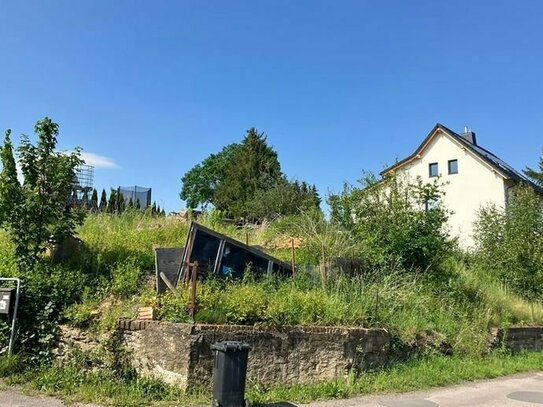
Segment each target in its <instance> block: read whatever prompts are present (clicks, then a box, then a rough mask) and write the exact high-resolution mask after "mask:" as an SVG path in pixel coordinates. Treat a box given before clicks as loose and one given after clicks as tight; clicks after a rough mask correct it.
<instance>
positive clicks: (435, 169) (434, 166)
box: [430, 163, 438, 177]
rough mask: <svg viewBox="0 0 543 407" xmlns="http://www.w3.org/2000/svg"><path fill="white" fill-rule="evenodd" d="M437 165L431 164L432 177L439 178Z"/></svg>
mask: <svg viewBox="0 0 543 407" xmlns="http://www.w3.org/2000/svg"><path fill="white" fill-rule="evenodd" d="M437 173H438V169H437V163H432V164H430V177H437Z"/></svg>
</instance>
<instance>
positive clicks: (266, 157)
mask: <svg viewBox="0 0 543 407" xmlns="http://www.w3.org/2000/svg"><path fill="white" fill-rule="evenodd" d="M232 162H233V165H230V166H228V168H227V170H226V174H225V178H224V181H223V182H221V183H220V184H219V185H218V186H217V190H216V193H215V206H216V207H217V209H219V210H222V211H224V212H225V213H226V214H227V215H228V216H232V217H234V218H242V217H248V216H250V215H251V214H250V213H249V210H248V208H247V202H249V201H250V200H251V199H252V198H253V197H254V195H255V193H257V192H258V191H263V190H264V191H265V190H268V189H270V188H271V187H273V186H274V185H275V184H276V183H277V182H278V181H279V180H280V179H281V176H282V173H281V166H280V164H279V160H278V158H277V153H276V152H275V151H274V150H273V149H272V148H271V147H270V146H268V144H267V141H266V136H265V135H264V133H258V131H257V130H256V129H255V128H251V129H249V130H248V131H247V134H246V136H245V138H244V139H243V142H242V143H241V145H240V147H239V149H238V150H237V151H236V152H235V154H234V157H233V160H232Z"/></svg>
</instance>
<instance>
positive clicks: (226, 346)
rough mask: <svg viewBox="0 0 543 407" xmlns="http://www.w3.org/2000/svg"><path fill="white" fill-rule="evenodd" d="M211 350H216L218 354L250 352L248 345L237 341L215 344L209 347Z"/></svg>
mask: <svg viewBox="0 0 543 407" xmlns="http://www.w3.org/2000/svg"><path fill="white" fill-rule="evenodd" d="M211 350H218V351H219V352H237V351H242V350H247V351H249V350H251V347H250V346H249V344H248V343H244V342H237V341H224V342H217V343H214V344H213V345H211Z"/></svg>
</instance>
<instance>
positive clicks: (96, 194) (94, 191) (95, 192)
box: [91, 188, 98, 203]
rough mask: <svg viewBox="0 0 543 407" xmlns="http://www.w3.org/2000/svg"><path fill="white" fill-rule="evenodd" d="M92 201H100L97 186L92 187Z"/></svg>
mask: <svg viewBox="0 0 543 407" xmlns="http://www.w3.org/2000/svg"><path fill="white" fill-rule="evenodd" d="M91 201H93V202H96V203H98V191H97V190H96V188H93V189H92V196H91Z"/></svg>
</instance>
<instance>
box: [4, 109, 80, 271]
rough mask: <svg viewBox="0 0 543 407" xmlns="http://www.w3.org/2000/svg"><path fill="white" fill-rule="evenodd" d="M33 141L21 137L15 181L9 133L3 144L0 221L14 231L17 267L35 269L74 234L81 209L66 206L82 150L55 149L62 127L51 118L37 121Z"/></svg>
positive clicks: (11, 235) (13, 159)
mask: <svg viewBox="0 0 543 407" xmlns="http://www.w3.org/2000/svg"><path fill="white" fill-rule="evenodd" d="M34 131H35V133H36V135H37V138H38V141H37V144H36V145H34V144H32V143H31V141H30V139H29V138H28V137H27V136H23V137H22V139H21V144H20V146H19V148H18V150H17V151H18V156H19V163H20V166H21V172H22V176H23V183H22V185H21V184H20V183H19V181H18V180H17V174H16V170H14V168H15V158H14V156H13V146H12V143H11V139H10V132H9V131H8V132H6V137H5V140H4V145H3V147H2V166H3V168H2V175H1V177H0V179H1V182H2V185H1V189H2V191H3V192H2V194H1V195H0V197H1V201H2V202H1V203H0V208H1V209H2V212H1V213H0V220H1V221H2V224H3V226H4V227H5V228H7V229H8V231H9V233H10V237H11V240H12V241H13V243H14V246H15V250H16V255H17V258H18V263H19V266H26V267H31V266H33V264H35V263H36V261H37V260H38V259H39V256H40V255H41V254H42V253H43V252H44V251H45V249H46V248H47V246H48V245H50V244H56V243H59V242H61V241H63V240H64V239H65V238H66V237H69V236H73V234H74V233H75V228H76V227H77V226H78V225H79V224H80V223H81V222H82V220H83V215H82V213H80V212H78V211H75V210H72V209H71V208H69V206H68V201H69V197H70V194H71V191H72V184H73V182H74V178H75V171H74V170H75V167H76V166H77V165H80V164H81V163H82V160H81V159H80V152H79V150H78V149H76V150H75V152H73V153H70V154H66V153H59V152H56V151H55V148H56V145H57V137H58V125H57V124H56V123H54V122H53V121H52V120H51V119H49V118H47V117H46V118H44V119H42V120H39V121H38V122H37V123H36V125H35V127H34Z"/></svg>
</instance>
